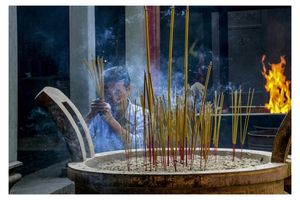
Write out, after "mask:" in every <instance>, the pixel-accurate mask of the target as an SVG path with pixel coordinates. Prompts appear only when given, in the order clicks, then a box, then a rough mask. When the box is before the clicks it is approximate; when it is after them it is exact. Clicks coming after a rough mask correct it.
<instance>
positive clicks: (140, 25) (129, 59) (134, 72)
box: [125, 6, 147, 99]
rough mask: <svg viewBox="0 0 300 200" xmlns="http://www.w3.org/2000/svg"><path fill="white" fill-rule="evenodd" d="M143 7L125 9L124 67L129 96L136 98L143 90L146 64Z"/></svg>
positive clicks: (127, 7)
mask: <svg viewBox="0 0 300 200" xmlns="http://www.w3.org/2000/svg"><path fill="white" fill-rule="evenodd" d="M144 20H145V19H144V7H143V6H126V7H125V38H126V42H125V45H126V47H125V48H126V53H125V54H126V61H125V63H126V66H127V68H128V71H129V75H130V78H131V89H132V90H131V95H132V97H133V99H139V98H138V91H142V90H143V86H144V70H145V69H146V67H147V64H146V60H147V59H146V47H145V45H146V44H145V25H144V24H145V23H144Z"/></svg>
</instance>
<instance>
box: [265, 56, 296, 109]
mask: <svg viewBox="0 0 300 200" xmlns="http://www.w3.org/2000/svg"><path fill="white" fill-rule="evenodd" d="M265 58H266V56H265V55H263V57H262V65H263V71H262V75H263V76H264V77H265V79H266V80H267V83H266V85H265V88H266V90H267V92H269V93H270V99H269V103H266V104H265V107H266V108H267V109H269V110H270V112H271V113H287V112H288V111H289V110H290V109H291V106H292V100H291V92H290V87H289V86H290V83H291V82H290V81H289V80H286V77H285V75H284V66H285V65H286V61H285V58H284V56H281V57H280V62H279V63H277V64H269V65H270V67H271V69H270V70H269V72H268V73H267V69H266V66H265V64H264V61H265Z"/></svg>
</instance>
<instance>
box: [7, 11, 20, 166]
mask: <svg viewBox="0 0 300 200" xmlns="http://www.w3.org/2000/svg"><path fill="white" fill-rule="evenodd" d="M17 148H18V33H17V7H16V6H9V162H10V163H11V162H14V161H17Z"/></svg>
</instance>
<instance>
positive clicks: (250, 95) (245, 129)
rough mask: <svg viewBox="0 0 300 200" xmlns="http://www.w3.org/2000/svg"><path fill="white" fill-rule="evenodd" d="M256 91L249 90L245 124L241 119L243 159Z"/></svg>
mask: <svg viewBox="0 0 300 200" xmlns="http://www.w3.org/2000/svg"><path fill="white" fill-rule="evenodd" d="M254 91H255V90H254V89H253V90H251V88H249V91H248V98H247V105H246V111H245V117H244V123H242V117H241V118H240V143H241V158H242V156H243V146H244V143H245V139H246V135H247V130H248V124H249V118H250V113H251V108H252V101H253V95H254ZM242 124H244V127H243V129H242Z"/></svg>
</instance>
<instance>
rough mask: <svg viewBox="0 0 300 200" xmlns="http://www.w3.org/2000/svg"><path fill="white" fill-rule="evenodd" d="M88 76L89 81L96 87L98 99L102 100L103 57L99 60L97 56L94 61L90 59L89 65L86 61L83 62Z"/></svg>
mask: <svg viewBox="0 0 300 200" xmlns="http://www.w3.org/2000/svg"><path fill="white" fill-rule="evenodd" d="M83 63H84V65H85V67H86V69H87V71H88V74H89V76H90V78H91V80H92V81H93V82H94V84H95V86H96V92H97V95H98V97H99V98H100V99H104V77H103V71H104V62H103V57H102V58H100V57H99V56H98V57H97V58H95V59H92V62H91V64H89V62H88V61H87V60H84V61H83Z"/></svg>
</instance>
